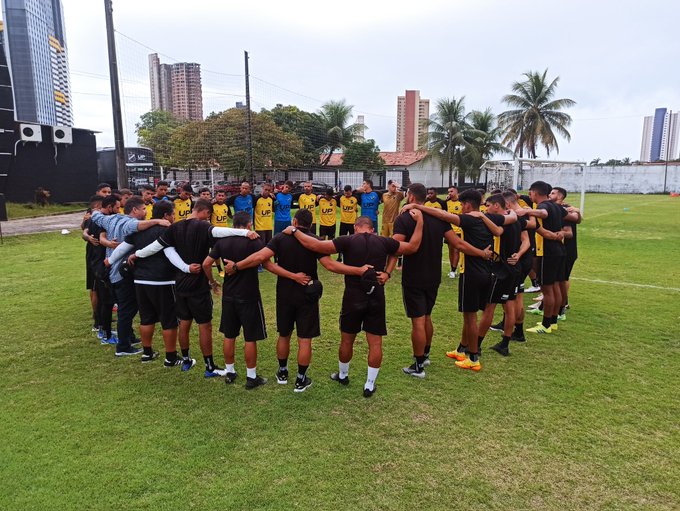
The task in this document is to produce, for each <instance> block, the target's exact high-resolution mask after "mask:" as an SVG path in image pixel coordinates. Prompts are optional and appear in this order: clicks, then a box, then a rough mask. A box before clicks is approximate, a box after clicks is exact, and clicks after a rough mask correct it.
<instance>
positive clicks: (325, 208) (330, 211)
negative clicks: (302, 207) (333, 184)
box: [319, 188, 338, 240]
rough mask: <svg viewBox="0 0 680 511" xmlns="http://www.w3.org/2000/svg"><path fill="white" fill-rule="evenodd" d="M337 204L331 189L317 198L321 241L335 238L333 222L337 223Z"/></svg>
mask: <svg viewBox="0 0 680 511" xmlns="http://www.w3.org/2000/svg"><path fill="white" fill-rule="evenodd" d="M337 211H338V202H337V201H336V200H335V198H334V197H333V189H332V188H327V189H326V193H324V194H323V195H322V196H321V197H319V237H320V238H321V239H322V240H332V239H333V238H335V222H336V221H337V217H336V215H337Z"/></svg>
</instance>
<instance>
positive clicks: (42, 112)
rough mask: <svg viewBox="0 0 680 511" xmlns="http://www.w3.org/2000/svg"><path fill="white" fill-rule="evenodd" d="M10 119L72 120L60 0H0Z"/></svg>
mask: <svg viewBox="0 0 680 511" xmlns="http://www.w3.org/2000/svg"><path fill="white" fill-rule="evenodd" d="M3 17H4V19H5V23H6V27H5V31H4V32H5V37H6V42H7V50H8V55H7V56H8V60H9V67H10V72H11V75H12V83H13V85H14V100H15V112H16V119H17V120H19V121H26V122H35V123H40V124H46V125H50V126H55V125H63V126H72V125H73V108H72V105H71V85H70V77H69V68H68V52H67V50H66V37H65V33H64V17H63V11H62V7H61V0H4V2H3Z"/></svg>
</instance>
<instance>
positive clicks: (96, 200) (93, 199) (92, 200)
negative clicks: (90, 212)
mask: <svg viewBox="0 0 680 511" xmlns="http://www.w3.org/2000/svg"><path fill="white" fill-rule="evenodd" d="M103 198H104V197H102V196H101V195H92V196H91V197H90V200H89V203H90V206H92V205H93V204H97V203H99V202H101V201H102V199H103Z"/></svg>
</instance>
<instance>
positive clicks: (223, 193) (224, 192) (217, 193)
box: [215, 190, 227, 195]
mask: <svg viewBox="0 0 680 511" xmlns="http://www.w3.org/2000/svg"><path fill="white" fill-rule="evenodd" d="M219 194H222V195H227V192H226V191H224V190H217V191H216V192H215V195H219Z"/></svg>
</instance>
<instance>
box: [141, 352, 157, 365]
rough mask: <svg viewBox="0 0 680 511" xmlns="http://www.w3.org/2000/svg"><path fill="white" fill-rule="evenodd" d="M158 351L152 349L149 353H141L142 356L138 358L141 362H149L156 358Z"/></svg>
mask: <svg viewBox="0 0 680 511" xmlns="http://www.w3.org/2000/svg"><path fill="white" fill-rule="evenodd" d="M158 356H159V355H158V352H157V351H154V352H152V353H151V355H142V358H141V359H140V360H141V361H142V364H144V363H146V362H151V361H152V360H156V359H157V358H158Z"/></svg>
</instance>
